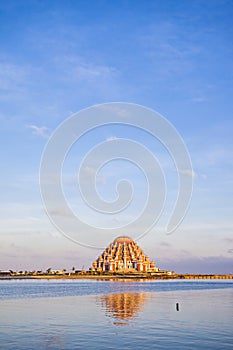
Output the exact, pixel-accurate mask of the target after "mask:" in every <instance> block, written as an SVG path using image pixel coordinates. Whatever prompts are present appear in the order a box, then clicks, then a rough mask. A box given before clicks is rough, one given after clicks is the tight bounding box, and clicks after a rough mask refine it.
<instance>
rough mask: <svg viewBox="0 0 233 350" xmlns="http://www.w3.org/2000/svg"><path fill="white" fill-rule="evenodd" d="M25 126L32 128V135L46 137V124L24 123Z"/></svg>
mask: <svg viewBox="0 0 233 350" xmlns="http://www.w3.org/2000/svg"><path fill="white" fill-rule="evenodd" d="M26 127H27V128H29V129H31V130H32V133H33V135H37V136H41V137H48V130H49V128H47V127H46V126H37V125H26Z"/></svg>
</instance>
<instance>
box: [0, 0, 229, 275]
mask: <svg viewBox="0 0 233 350" xmlns="http://www.w3.org/2000/svg"><path fill="white" fill-rule="evenodd" d="M232 16H233V3H232V1H230V0H218V1H215V0H211V1H210V0H209V1H204V0H203V1H181V0H180V1H168V0H167V1H156V0H154V1H146V2H145V1H139V0H138V1H133V0H129V1H120V0H119V1H100V0H99V1H90V0H89V1H80V0H77V1H36V0H35V1H33V0H32V1H23V0H22V1H1V3H0V43H1V45H0V50H1V51H0V103H1V109H0V122H1V129H0V133H1V136H0V140H1V148H0V154H1V164H2V167H1V183H0V185H1V202H0V206H1V210H0V219H1V228H0V247H1V259H0V269H7V268H13V269H41V268H43V269H45V268H48V267H50V266H52V267H54V268H63V267H65V268H67V269H69V268H70V267H72V266H76V267H77V268H80V267H81V266H82V265H84V266H85V267H89V266H90V265H91V262H92V261H93V260H94V259H95V258H96V256H97V255H98V253H99V252H98V251H96V250H93V249H87V248H83V247H80V246H79V245H77V244H74V243H72V242H71V241H69V240H67V239H66V238H64V237H63V236H62V235H61V234H60V233H59V232H58V231H57V230H56V228H54V227H53V226H52V224H51V223H50V221H49V219H48V218H47V216H46V214H45V213H44V209H43V205H42V202H41V196H40V189H39V180H38V179H39V165H40V159H41V155H42V152H43V149H44V147H45V145H46V143H47V141H48V138H49V136H50V135H51V133H52V132H53V131H54V130H55V129H56V127H58V125H59V124H60V123H62V122H63V121H64V120H65V119H66V118H67V117H69V116H70V115H71V114H73V113H75V112H77V111H79V110H81V109H83V108H86V107H89V106H91V105H94V104H100V103H106V102H113V101H123V102H130V103H136V104H141V105H144V106H147V107H149V108H152V109H154V110H156V111H158V112H159V113H160V114H162V115H163V116H165V117H166V118H167V119H168V120H169V121H170V122H171V123H172V124H173V125H174V126H175V127H176V129H177V130H178V131H179V133H180V134H181V135H182V137H183V139H184V141H185V143H186V145H187V147H188V149H189V152H190V156H191V159H192V163H193V169H194V172H195V176H194V191H193V198H192V203H191V206H190V209H189V212H188V214H187V215H186V217H185V219H184V221H183V223H182V225H181V226H180V227H179V228H178V229H177V231H176V232H175V233H173V234H172V235H166V234H165V233H164V232H163V227H164V225H165V223H166V215H168V213H169V210H170V202H172V199H173V197H174V193H175V189H176V185H175V182H176V180H174V179H173V176H172V172H173V168H172V164H170V163H169V159H168V157H167V155H166V154H163V151H164V150H163V149H162V148H161V147H160V145H158V144H156V143H155V144H153V142H152V140H150V139H149V138H146V137H145V136H144V135H143V134H142V133H140V132H138V131H135V130H128V129H127V128H120V127H118V128H117V127H115V128H114V127H106V128H103V129H101V130H97V131H96V132H95V133H94V134H93V135H89V136H88V135H87V139H86V143H85V142H84V144H83V146H82V147H77V148H74V149H73V150H72V152H71V154H70V158H69V159H67V164H66V165H65V169H66V171H67V177H69V174H70V172H71V170H72V171H75V169H74V168H75V166H76V164H78V159H79V160H80V158H81V157H82V154H83V153H85V150H88V146H90V145H91V144H92V143H93V142H94V141H96V142H100V141H104V140H106V139H108V138H115V137H128V138H129V137H130V138H132V139H134V140H139V141H140V140H141V141H142V142H144V143H145V144H146V145H147V146H148V147H150V148H151V150H152V151H153V152H154V153H155V154H156V155H157V156H158V157H159V158H160V161H161V164H162V165H164V167H165V168H166V166H167V170H166V171H165V173H166V175H167V182H168V188H169V189H170V191H169V196H170V197H169V198H168V203H167V206H166V207H165V214H164V216H163V217H162V218H161V220H160V222H159V223H158V226H157V227H156V228H155V229H154V230H153V231H152V232H150V233H149V234H148V235H146V236H145V237H144V238H143V239H141V240H140V241H139V242H138V243H139V244H140V245H141V246H142V247H143V249H144V250H145V251H146V252H147V253H148V255H149V256H150V257H151V258H152V259H154V261H155V262H156V264H157V265H158V266H159V267H161V268H165V269H173V270H175V271H177V272H219V273H220V272H221V273H224V272H226V273H230V272H232V266H233V264H232V262H233V234H232V232H233V221H232V217H233V199H232V198H233V177H232V175H233V158H232V154H233V153H232V152H233V141H232V134H233V116H232V113H233V101H232V96H233V88H232V86H233V84H232V78H233V63H232V62H233V45H232V37H233V24H232ZM81 149H82V150H81ZM80 150H81V151H80ZM74 159H75V161H73V160H74ZM167 164H168V165H167ZM118 168H119V167H118ZM126 172H127V174H129V172H128V170H126ZM123 173H124V172H123ZM115 175H116V171H115V168H114V167H113V169H112V170H111V169H110V168H108V169H106V170H104V169H103V172H102V174H100V178H101V179H105V180H103V181H102V183H100V186H99V190H100V192H101V191H103V194H104V190H105V189H104V185H106V182H107V185H108V186H110V185H111V183H112V182H114V181H115V178H114V176H115ZM117 175H119V176H120V175H121V174H117ZM132 176H133V178H134V180H135V181H136V182H139V188H140V189H143V188H144V185H143V182H142V180H143V179H141V178H140V175H138V174H137V173H134V175H132ZM106 179H107V180H106ZM139 180H140V181H139ZM101 184H102V187H101ZM69 186H70V183H69V181H67V183H66V187H67V196H68V197H69V198H70V200H71V201H72V200H74V198H73V197H72V194H73V190H72V188H71V189H70V187H69ZM140 186H142V187H140ZM101 193H102V192H101ZM105 195H106V196H107V197H108V196H110V197H109V198H111V191H110V188H108V189H107V191H106V192H105ZM78 210H79V208H78ZM80 211H81V212H82V211H83V213H84V215H85V209H83V207H80ZM120 233H121V232H119V234H120ZM96 241H98V239H97V238H96ZM108 244H109V242H106V246H107V245H108Z"/></svg>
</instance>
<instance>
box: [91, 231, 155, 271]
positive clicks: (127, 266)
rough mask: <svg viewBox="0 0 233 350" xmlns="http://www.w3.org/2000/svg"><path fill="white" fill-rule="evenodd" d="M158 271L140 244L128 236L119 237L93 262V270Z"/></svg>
mask: <svg viewBox="0 0 233 350" xmlns="http://www.w3.org/2000/svg"><path fill="white" fill-rule="evenodd" d="M121 270H122V271H132V272H133V271H137V272H158V271H159V269H158V268H157V267H156V266H155V263H154V262H153V261H151V260H150V259H149V257H148V256H147V255H146V254H145V253H144V251H143V250H142V249H141V248H140V246H139V245H138V244H137V243H136V242H134V240H133V239H132V238H130V237H128V236H120V237H117V238H116V239H115V240H114V241H113V242H112V243H110V244H109V246H108V247H107V248H106V249H105V250H104V251H103V253H102V254H101V255H100V256H99V257H98V258H97V259H96V260H95V261H94V262H93V264H92V271H99V272H105V271H109V272H116V271H121Z"/></svg>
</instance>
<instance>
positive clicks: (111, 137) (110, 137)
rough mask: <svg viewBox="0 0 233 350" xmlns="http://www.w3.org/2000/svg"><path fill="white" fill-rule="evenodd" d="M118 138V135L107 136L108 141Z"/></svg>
mask: <svg viewBox="0 0 233 350" xmlns="http://www.w3.org/2000/svg"><path fill="white" fill-rule="evenodd" d="M117 139H118V137H116V136H109V137H107V138H106V141H114V140H117Z"/></svg>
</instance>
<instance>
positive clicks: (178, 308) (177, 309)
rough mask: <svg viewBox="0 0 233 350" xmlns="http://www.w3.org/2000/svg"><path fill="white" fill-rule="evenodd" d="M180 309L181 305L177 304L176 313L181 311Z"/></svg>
mask: <svg viewBox="0 0 233 350" xmlns="http://www.w3.org/2000/svg"><path fill="white" fill-rule="evenodd" d="M179 310H180V307H179V303H176V311H179Z"/></svg>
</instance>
